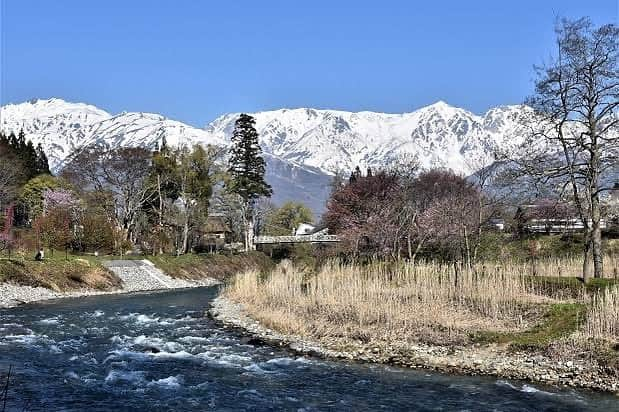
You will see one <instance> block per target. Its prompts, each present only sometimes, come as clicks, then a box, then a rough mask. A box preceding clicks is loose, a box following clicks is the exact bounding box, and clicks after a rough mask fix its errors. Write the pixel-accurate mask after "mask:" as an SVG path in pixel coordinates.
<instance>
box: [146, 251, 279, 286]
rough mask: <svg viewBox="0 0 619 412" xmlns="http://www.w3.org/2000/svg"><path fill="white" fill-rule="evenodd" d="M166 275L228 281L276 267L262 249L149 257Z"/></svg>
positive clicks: (147, 257)
mask: <svg viewBox="0 0 619 412" xmlns="http://www.w3.org/2000/svg"><path fill="white" fill-rule="evenodd" d="M145 258H146V259H148V260H150V261H151V262H153V263H154V264H155V266H157V267H158V268H159V269H161V270H163V271H164V272H165V273H166V274H167V275H169V276H172V277H175V278H181V279H189V280H191V279H194V280H195V279H202V278H206V277H210V278H214V279H217V280H221V281H226V280H228V279H230V278H231V277H232V276H234V275H236V274H238V273H242V272H244V271H248V270H255V271H258V272H263V271H268V270H270V269H272V268H273V262H272V260H271V259H270V258H269V257H268V256H266V255H265V254H264V253H261V252H250V253H241V254H218V253H213V254H199V255H197V254H186V255H181V256H171V255H158V256H146V257H145Z"/></svg>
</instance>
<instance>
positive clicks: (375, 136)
mask: <svg viewBox="0 0 619 412" xmlns="http://www.w3.org/2000/svg"><path fill="white" fill-rule="evenodd" d="M521 110H522V107H521V106H503V107H498V108H495V109H492V110H490V111H488V112H487V113H486V114H485V115H483V116H477V115H475V114H473V113H471V112H468V111H466V110H463V109H459V108H455V107H452V106H449V105H448V104H446V103H444V102H438V103H435V104H433V105H431V106H427V107H424V108H421V109H419V110H417V111H414V112H412V113H404V114H385V113H373V112H359V113H351V112H344V111H336V110H315V109H293V110H290V109H281V110H275V111H268V112H259V113H253V114H252V115H253V116H254V117H255V118H256V128H257V129H258V132H259V134H260V138H261V144H262V147H263V150H264V151H265V152H267V153H271V154H274V155H276V156H279V157H280V158H282V159H284V160H287V161H289V162H291V163H293V164H296V165H303V166H312V167H315V168H317V169H319V170H322V171H323V172H324V173H326V174H333V173H334V172H335V171H337V170H341V171H350V170H353V169H354V168H355V166H357V165H359V166H361V167H362V168H366V167H368V166H369V167H384V166H385V165H388V164H390V163H391V162H393V161H394V160H397V159H398V158H400V157H402V156H403V155H405V154H408V155H415V156H417V157H418V160H419V161H420V163H421V166H422V167H426V168H430V167H443V168H448V169H452V170H454V171H455V172H458V173H465V174H470V173H472V172H474V171H475V170H477V169H479V167H481V166H480V165H485V164H487V162H488V161H491V160H492V157H493V156H492V154H493V153H494V152H495V151H496V149H497V148H499V147H503V148H504V147H506V146H508V145H513V144H518V143H519V142H521V141H522V139H521V138H520V136H521V135H522V133H521V131H520V130H519V126H518V122H517V116H518V113H519V112H520V111H521ZM238 115H239V114H238V113H236V114H228V115H225V116H222V117H220V118H218V119H216V120H215V121H213V122H212V123H210V124H209V125H208V126H206V131H207V132H209V133H210V134H211V135H212V136H215V137H216V138H219V139H222V140H227V139H229V136H230V135H231V133H232V130H233V128H234V121H235V120H236V118H237V117H238Z"/></svg>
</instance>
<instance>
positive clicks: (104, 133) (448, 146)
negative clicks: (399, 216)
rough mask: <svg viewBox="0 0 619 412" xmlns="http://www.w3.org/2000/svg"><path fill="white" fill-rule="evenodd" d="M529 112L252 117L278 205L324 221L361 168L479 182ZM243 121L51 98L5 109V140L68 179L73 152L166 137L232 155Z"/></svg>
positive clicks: (284, 112)
mask: <svg viewBox="0 0 619 412" xmlns="http://www.w3.org/2000/svg"><path fill="white" fill-rule="evenodd" d="M523 108H524V106H521V105H505V106H499V107H496V108H492V109H489V110H488V111H487V112H486V113H484V114H483V115H477V114H474V113H472V112H470V111H467V110H465V109H462V108H458V107H454V106H450V105H449V104H447V103H445V102H444V101H441V100H439V101H437V102H436V103H433V104H431V105H429V106H425V107H422V108H420V109H418V110H415V111H413V112H407V113H378V112H371V111H362V112H348V111H343V110H329V109H313V108H295V109H291V108H284V109H276V110H270V111H263V112H257V113H249V114H251V115H252V116H254V117H255V119H256V128H257V130H258V133H259V134H260V144H261V146H262V148H263V152H264V153H265V156H266V157H267V179H271V180H272V181H276V182H279V183H278V184H279V185H280V186H281V189H279V188H278V184H274V188H275V193H276V195H275V197H276V199H277V200H278V201H280V202H281V201H284V200H289V199H296V198H302V197H306V198H310V199H311V203H312V204H311V207H312V209H314V210H315V211H316V212H317V214H319V212H320V211H321V210H322V209H323V208H324V200H325V199H326V196H327V195H328V182H329V180H330V177H329V176H331V175H333V174H335V173H336V172H338V171H343V172H345V173H346V172H350V171H351V170H352V169H354V167H356V166H360V167H362V168H366V167H372V168H381V167H387V166H389V165H391V164H393V162H395V161H399V159H400V158H402V157H408V158H410V157H416V158H417V159H418V161H419V163H420V165H421V166H422V167H424V168H431V167H441V168H447V169H451V170H453V171H454V172H456V173H461V174H466V175H468V174H471V173H473V172H475V171H476V170H478V169H479V168H481V167H483V166H484V165H486V164H488V163H491V162H492V161H493V160H494V157H493V153H494V152H495V151H496V150H497V149H498V148H499V147H504V146H506V145H509V144H517V143H518V142H520V141H521V140H522V137H521V136H522V133H521V131H520V129H519V127H520V126H519V124H518V122H517V117H518V114H519V112H520V111H521V110H523ZM239 114H240V113H228V114H225V115H222V116H220V117H218V118H217V119H215V120H213V121H212V122H210V123H208V124H207V125H206V126H205V127H204V128H202V129H200V128H196V127H193V126H190V125H187V124H185V123H182V122H180V121H177V120H173V119H169V118H168V117H166V116H164V115H161V114H157V113H147V112H122V113H118V114H111V113H109V112H107V111H105V110H102V109H99V108H98V107H96V106H93V105H90V104H87V103H73V102H67V101H64V100H62V99H60V98H50V99H46V100H43V99H38V100H31V101H28V102H24V103H18V104H8V105H4V106H2V107H0V130H2V131H4V132H7V133H8V132H11V131H14V132H18V131H19V129H21V128H24V131H25V133H26V135H27V136H28V138H29V139H31V140H32V141H33V143H35V144H38V143H41V144H42V145H43V147H44V149H45V150H46V153H47V154H48V157H49V159H50V165H51V167H52V169H53V170H54V171H55V172H58V171H59V170H61V169H62V167H63V165H64V162H65V161H66V159H67V158H68V156H69V155H70V154H71V153H72V152H73V151H75V150H76V149H79V148H80V147H83V146H86V145H90V144H106V145H110V146H143V147H149V148H154V147H155V145H156V144H157V143H158V142H159V141H160V140H161V139H162V138H163V137H164V136H165V137H166V139H167V141H168V143H169V144H170V145H179V144H215V145H221V146H228V145H229V143H230V136H231V135H232V130H233V128H234V122H235V120H236V118H237V117H238V115H239ZM278 189H279V190H278ZM310 190H311V191H313V192H319V194H311V195H310V194H309V193H308V191H310Z"/></svg>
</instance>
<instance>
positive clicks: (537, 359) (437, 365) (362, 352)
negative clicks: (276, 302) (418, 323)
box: [209, 296, 619, 396]
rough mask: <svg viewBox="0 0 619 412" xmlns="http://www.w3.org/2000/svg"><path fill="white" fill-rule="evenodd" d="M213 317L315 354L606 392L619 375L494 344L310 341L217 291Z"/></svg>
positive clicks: (617, 388)
mask: <svg viewBox="0 0 619 412" xmlns="http://www.w3.org/2000/svg"><path fill="white" fill-rule="evenodd" d="M209 315H210V316H212V317H213V318H214V319H215V320H217V321H219V322H221V323H223V324H225V325H227V326H231V327H234V328H238V329H241V330H243V331H245V332H247V333H249V334H250V335H251V336H253V337H254V338H256V339H259V340H262V341H265V342H267V343H269V344H274V345H279V346H287V347H289V348H290V349H291V350H293V351H295V352H298V353H300V354H306V355H310V356H316V357H320V358H335V359H345V360H352V361H360V362H371V363H383V364H388V365H394V366H402V367H408V368H414V369H432V370H436V371H440V372H446V373H456V374H464V375H489V376H496V377H499V378H505V379H515V380H527V381H534V382H539V383H543V384H547V385H556V386H568V387H576V388H583V389H592V390H597V391H604V392H611V393H614V394H616V395H617V396H619V377H618V376H612V375H610V374H608V373H605V372H604V370H603V368H602V367H600V366H599V365H598V364H597V363H596V362H594V361H592V360H583V359H570V360H559V361H558V360H554V359H550V358H548V357H546V356H543V355H539V354H532V353H526V352H512V351H508V350H506V349H505V348H503V347H501V346H498V345H487V346H485V345H472V346H465V347H451V346H431V345H425V344H406V345H384V344H379V343H372V342H369V343H361V342H357V341H351V340H344V339H339V338H338V339H335V338H324V339H320V340H318V341H313V340H311V339H307V338H304V337H300V336H294V335H285V334H282V333H279V332H277V331H274V330H272V329H269V328H267V327H265V326H263V325H262V324H260V323H259V322H258V321H256V320H254V319H252V318H251V317H249V316H248V315H247V314H246V312H245V311H244V309H243V305H242V304H239V303H235V302H232V301H230V300H229V299H227V298H225V297H223V296H219V297H217V298H216V299H215V300H214V301H213V302H212V306H211V308H210V309H209Z"/></svg>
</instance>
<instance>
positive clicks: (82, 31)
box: [0, 0, 618, 126]
mask: <svg viewBox="0 0 619 412" xmlns="http://www.w3.org/2000/svg"><path fill="white" fill-rule="evenodd" d="M0 1H1V2H2V15H1V20H0V24H1V33H2V39H1V40H2V43H1V47H2V50H1V57H2V59H1V61H0V64H1V69H0V74H1V76H2V79H1V82H0V85H1V90H0V101H1V103H2V104H5V103H9V102H13V103H15V102H21V101H25V100H28V99H31V98H34V97H39V98H48V97H60V98H63V99H66V100H70V101H82V102H87V103H91V104H94V105H96V106H99V107H101V108H103V109H105V110H108V111H110V112H112V113H118V112H121V111H123V110H126V111H151V112H157V113H161V114H164V115H166V116H168V117H170V118H173V119H178V120H181V121H185V122H188V123H190V124H193V125H195V126H204V125H205V124H206V123H207V122H209V121H211V120H213V119H214V118H215V117H217V116H218V115H220V114H223V113H227V112H238V111H246V112H253V111H260V110H268V109H276V108H281V107H315V108H332V109H342V110H351V111H359V110H372V111H380V112H405V111H412V110H414V109H416V108H419V107H421V106H424V105H426V104H430V103H433V102H435V101H437V100H444V101H446V102H448V103H450V104H452V105H455V106H459V107H464V108H466V109H469V110H472V111H474V112H477V113H482V112H484V111H485V110H487V109H488V108H490V107H492V106H496V105H501V104H513V103H520V102H522V100H523V99H524V98H525V97H526V95H527V94H529V93H530V92H531V90H532V79H533V71H532V65H533V64H535V63H540V62H542V61H543V60H544V58H546V57H547V56H548V55H549V53H550V52H551V50H552V43H553V22H554V19H555V16H556V15H560V16H566V17H570V18H574V17H581V16H590V17H591V18H592V19H593V21H594V22H595V23H597V24H601V23H610V22H615V23H616V22H617V17H618V16H617V13H618V1H617V0H516V1H499V0H485V1H481V0H469V1H463V0H459V1H458V0H454V1H445V0H423V1H413V0H408V1H406V0H400V1H395V0H381V1H362V0H355V1H337V0H313V1H291V0H288V1H272V0H248V1H245V0H236V1H206V0H205V1H200V0H148V1H147V0H122V1H121V0H98V1H89V0H40V1H34V0H0Z"/></svg>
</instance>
